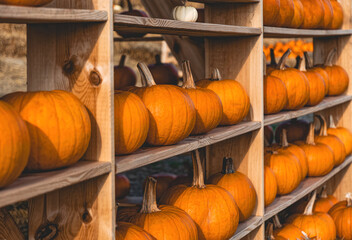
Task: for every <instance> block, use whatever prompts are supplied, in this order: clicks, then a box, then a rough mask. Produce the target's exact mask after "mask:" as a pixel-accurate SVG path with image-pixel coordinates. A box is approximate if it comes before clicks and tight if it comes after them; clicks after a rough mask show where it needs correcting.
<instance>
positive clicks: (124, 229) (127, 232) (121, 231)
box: [115, 222, 156, 240]
mask: <svg viewBox="0 0 352 240" xmlns="http://www.w3.org/2000/svg"><path fill="white" fill-rule="evenodd" d="M116 225H117V229H116V234H115V235H116V236H115V240H156V239H155V238H154V237H153V236H152V235H150V234H149V233H147V232H146V231H144V230H143V229H142V228H140V227H138V226H136V225H134V224H132V223H127V222H117V223H116Z"/></svg>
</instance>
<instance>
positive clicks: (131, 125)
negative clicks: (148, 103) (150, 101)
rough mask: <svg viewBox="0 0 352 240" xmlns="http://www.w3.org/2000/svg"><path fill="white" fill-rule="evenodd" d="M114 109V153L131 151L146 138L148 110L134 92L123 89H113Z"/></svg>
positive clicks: (119, 153) (139, 145)
mask: <svg viewBox="0 0 352 240" xmlns="http://www.w3.org/2000/svg"><path fill="white" fill-rule="evenodd" d="M114 109H115V112H114V118H115V122H114V126H115V154H117V155H121V154H129V153H132V152H134V151H136V150H137V149H138V148H140V147H141V146H142V145H143V143H144V142H145V140H146V139H147V135H148V130H149V114H148V110H147V108H146V107H145V106H144V104H143V102H142V100H141V99H140V98H139V97H138V96H137V95H136V94H134V93H131V92H125V91H115V94H114Z"/></svg>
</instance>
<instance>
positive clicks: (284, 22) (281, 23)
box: [274, 0, 295, 27]
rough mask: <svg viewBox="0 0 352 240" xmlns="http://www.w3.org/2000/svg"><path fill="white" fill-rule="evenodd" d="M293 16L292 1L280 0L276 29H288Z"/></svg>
mask: <svg viewBox="0 0 352 240" xmlns="http://www.w3.org/2000/svg"><path fill="white" fill-rule="evenodd" d="M294 14H295V6H294V3H293V0H280V12H279V17H278V20H277V21H276V23H275V25H274V26H276V27H290V25H291V22H292V19H293V16H294Z"/></svg>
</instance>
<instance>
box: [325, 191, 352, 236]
mask: <svg viewBox="0 0 352 240" xmlns="http://www.w3.org/2000/svg"><path fill="white" fill-rule="evenodd" d="M329 214H330V216H331V217H332V218H333V220H334V222H335V225H336V233H337V237H339V238H340V239H345V240H351V239H352V230H351V229H352V194H351V193H347V194H346V200H345V201H342V202H339V203H337V204H336V205H335V206H333V207H332V208H331V209H330V211H329Z"/></svg>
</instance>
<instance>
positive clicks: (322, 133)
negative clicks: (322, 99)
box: [314, 114, 328, 136]
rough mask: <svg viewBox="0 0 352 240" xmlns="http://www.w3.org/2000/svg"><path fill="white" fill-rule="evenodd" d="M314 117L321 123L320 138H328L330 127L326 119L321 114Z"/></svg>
mask: <svg viewBox="0 0 352 240" xmlns="http://www.w3.org/2000/svg"><path fill="white" fill-rule="evenodd" d="M314 117H315V118H317V119H318V120H319V122H320V131H319V136H327V135H328V125H327V123H326V120H325V118H324V117H323V116H322V115H320V114H318V115H314Z"/></svg>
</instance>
